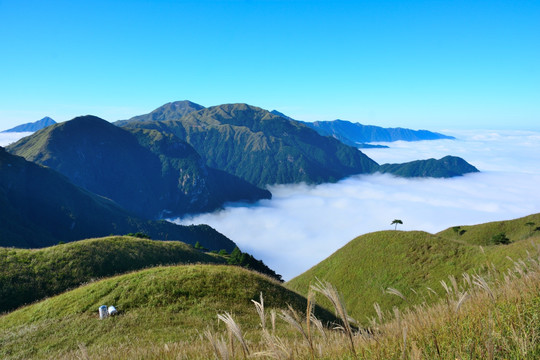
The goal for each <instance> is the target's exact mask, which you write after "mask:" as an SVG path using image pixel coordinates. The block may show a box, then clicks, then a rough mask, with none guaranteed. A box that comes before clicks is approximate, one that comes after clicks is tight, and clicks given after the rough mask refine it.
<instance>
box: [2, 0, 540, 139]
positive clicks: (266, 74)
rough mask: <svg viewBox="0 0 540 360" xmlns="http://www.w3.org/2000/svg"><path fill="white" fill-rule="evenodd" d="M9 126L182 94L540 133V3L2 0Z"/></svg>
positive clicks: (111, 115)
mask: <svg viewBox="0 0 540 360" xmlns="http://www.w3.org/2000/svg"><path fill="white" fill-rule="evenodd" d="M0 69H1V70H0V71H1V72H0V129H6V128H8V127H11V126H14V125H18V124H20V123H24V122H28V121H35V120H38V119H40V118H42V117H43V116H46V115H48V116H51V117H52V118H54V119H55V120H57V121H65V120H68V119H71V118H73V117H75V116H77V115H82V114H94V115H97V116H100V117H103V118H105V119H107V120H110V121H114V120H118V119H125V118H129V117H131V116H134V115H138V114H142V113H147V112H149V111H151V110H153V109H154V108H156V107H158V106H160V105H162V104H164V103H166V102H169V101H174V100H184V99H189V100H191V101H194V102H197V103H200V104H201V105H204V106H211V105H218V104H223V103H231V102H245V103H249V104H252V105H257V106H260V107H263V108H265V109H268V110H272V109H278V110H280V111H282V112H284V113H286V114H288V115H290V116H292V117H294V118H297V119H300V120H332V119H336V118H340V119H346V120H351V121H359V122H361V123H364V124H375V125H381V126H402V127H411V128H427V129H435V130H436V129H445V128H474V127H477V128H495V129H497V128H516V129H540V1H521V0H520V1H515V0H509V1H497V0H490V1H474V0H467V1H459V0H458V1H360V0H359V1H286V0H283V1H279V0H274V1H240V0H238V1H54V0H50V1H22V0H15V1H12V0H0Z"/></svg>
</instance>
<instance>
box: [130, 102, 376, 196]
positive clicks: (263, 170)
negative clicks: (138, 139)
mask: <svg viewBox="0 0 540 360" xmlns="http://www.w3.org/2000/svg"><path fill="white" fill-rule="evenodd" d="M165 106H166V107H167V106H168V105H165ZM160 112H161V110H160V109H156V110H154V111H153V113H160ZM124 126H125V127H126V128H145V129H155V130H159V131H162V132H167V133H171V134H174V135H176V136H178V137H179V138H180V139H182V140H184V141H186V142H188V143H189V144H190V145H191V146H193V147H194V148H195V150H196V151H197V152H198V153H199V154H201V156H202V157H203V158H204V159H205V161H206V164H207V165H208V166H211V167H215V168H218V169H221V170H223V171H227V172H229V173H231V174H234V175H236V176H239V177H241V178H243V179H244V180H246V181H249V182H251V183H252V184H254V185H257V186H265V185H269V184H284V183H297V182H306V183H322V182H331V181H337V180H339V179H342V178H344V177H346V176H349V175H353V174H359V173H369V172H371V171H373V170H374V169H376V168H377V167H378V165H377V164H376V163H375V162H374V161H373V160H371V159H370V158H368V157H367V156H366V155H364V154H363V153H361V152H360V151H358V150H357V149H354V148H352V147H349V146H346V145H344V144H343V143H341V142H339V141H337V140H335V139H331V138H328V137H322V136H320V135H318V134H317V133H316V132H314V131H313V130H312V129H310V128H309V127H307V126H306V125H304V124H302V123H300V122H296V121H290V120H287V119H285V118H283V117H281V116H277V115H274V114H272V113H270V112H269V111H266V110H263V109H261V108H258V107H255V106H250V105H247V104H226V105H219V106H213V107H210V108H205V109H202V110H199V111H192V112H190V113H188V114H187V115H184V116H182V117H181V118H180V119H179V120H166V121H135V122H129V123H127V124H124Z"/></svg>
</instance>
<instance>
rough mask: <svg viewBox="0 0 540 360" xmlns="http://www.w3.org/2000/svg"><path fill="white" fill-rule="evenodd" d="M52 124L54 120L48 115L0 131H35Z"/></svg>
mask: <svg viewBox="0 0 540 360" xmlns="http://www.w3.org/2000/svg"><path fill="white" fill-rule="evenodd" d="M53 124H56V121H54V120H53V119H51V118H50V117H48V116H45V117H44V118H43V119H41V120H38V121H35V122H32V123H26V124H22V125H18V126H15V127H14V128H11V129H8V130H4V131H2V132H35V131H38V130H41V129H43V128H45V127H47V126H49V125H53Z"/></svg>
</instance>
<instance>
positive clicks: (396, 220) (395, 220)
mask: <svg viewBox="0 0 540 360" xmlns="http://www.w3.org/2000/svg"><path fill="white" fill-rule="evenodd" d="M394 224H395V225H396V227H395V228H394V230H397V226H398V224H403V221H401V220H399V219H394V221H392V223H391V224H390V225H394Z"/></svg>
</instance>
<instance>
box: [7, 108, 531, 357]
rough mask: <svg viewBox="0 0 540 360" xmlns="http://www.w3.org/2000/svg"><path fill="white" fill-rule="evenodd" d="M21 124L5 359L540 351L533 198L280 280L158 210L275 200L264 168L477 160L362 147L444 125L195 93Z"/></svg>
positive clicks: (287, 179) (10, 222) (12, 169)
mask: <svg viewBox="0 0 540 360" xmlns="http://www.w3.org/2000/svg"><path fill="white" fill-rule="evenodd" d="M49 120H50V121H49ZM26 125H28V126H26ZM35 126H37V127H38V128H36V127H33V125H32V126H31V124H25V126H22V127H20V128H18V129H23V130H15V131H32V132H33V133H32V134H31V135H29V136H26V137H24V138H22V139H20V140H18V141H17V142H15V143H12V144H10V145H8V146H6V147H5V148H0V171H1V173H0V174H1V176H0V207H1V209H2V216H1V217H0V246H1V247H0V265H1V266H0V312H3V314H2V315H1V316H0V357H1V358H5V359H33V358H35V359H53V358H54V359H76V358H79V359H80V358H82V359H133V358H138V359H176V358H186V359H210V358H217V359H244V358H255V357H258V358H274V359H292V358H294V359H314V358H320V359H356V358H358V359H403V358H411V359H432V358H441V359H455V358H531V359H533V358H537V357H538V356H540V345H539V344H540V337H539V336H540V318H539V317H538V311H537V309H538V306H539V305H540V296H539V294H540V265H539V264H540V214H531V215H528V216H525V217H519V218H515V219H507V220H504V221H496V222H489V223H483V224H476V225H461V224H455V226H453V227H450V228H448V229H446V230H443V231H440V232H437V233H435V234H432V233H429V232H424V231H400V230H399V229H397V224H399V223H398V222H396V229H394V230H386V231H376V232H371V233H368V234H364V235H361V236H358V237H356V238H354V239H351V241H350V242H348V243H347V244H346V245H345V246H343V247H342V248H340V249H339V250H337V251H336V252H335V253H333V254H325V257H326V258H325V260H323V261H322V262H320V263H319V264H317V265H315V266H314V267H312V268H311V269H309V270H307V271H305V272H304V273H302V274H299V275H298V276H296V277H294V278H293V279H291V280H290V281H287V282H283V280H282V278H281V276H280V275H279V273H280V269H271V268H270V267H268V266H267V265H266V264H264V262H263V261H261V260H258V259H256V258H255V257H254V256H252V255H251V254H249V253H247V252H244V251H243V249H240V248H239V246H238V245H237V244H236V243H235V242H234V241H235V239H234V238H228V237H226V236H225V235H223V234H221V233H220V232H218V231H216V230H215V229H214V228H212V227H210V226H208V225H196V226H195V225H191V226H183V225H177V224H173V223H171V222H168V221H166V220H164V219H166V218H172V217H182V216H187V215H193V214H200V213H205V212H211V211H214V210H217V209H222V208H223V207H224V206H226V204H230V203H244V204H253V203H256V202H258V201H261V200H269V199H271V198H272V194H271V192H270V191H269V190H268V189H269V186H270V185H279V184H308V185H314V184H324V183H335V182H338V181H340V180H343V179H345V178H347V177H350V176H353V175H359V174H374V173H382V174H391V175H392V176H396V177H403V178H422V179H428V178H439V179H444V178H452V177H458V176H462V175H465V174H471V173H477V172H478V169H477V168H476V167H475V166H474V165H472V164H469V163H468V162H467V161H466V160H464V159H462V158H461V157H457V156H452V154H447V156H444V157H442V158H440V159H418V160H415V161H411V162H406V163H400V164H378V163H377V162H375V161H374V160H372V159H371V158H369V157H368V156H367V155H365V154H364V153H363V152H362V151H361V150H360V149H362V148H369V147H372V145H370V143H371V142H383V141H397V140H402V141H418V140H426V141H427V140H433V139H447V140H454V138H453V137H450V136H447V135H444V134H439V133H433V132H430V131H427V130H421V131H415V130H410V129H399V128H397V129H396V128H394V129H383V128H379V127H375V126H364V125H361V124H353V123H350V122H346V121H342V120H336V121H333V122H315V123H311V124H308V123H304V122H301V121H297V120H294V119H291V118H290V117H288V116H286V115H284V114H282V113H280V112H279V111H267V110H264V109H261V108H258V107H255V106H251V105H247V104H224V105H218V106H212V107H208V108H206V107H203V106H201V105H198V104H195V103H192V102H189V101H177V102H172V103H168V104H165V105H163V106H161V107H159V108H157V109H155V110H154V111H152V112H150V113H148V114H145V115H139V116H135V117H133V118H131V119H128V120H121V121H117V122H115V123H111V122H108V121H106V120H104V119H101V118H99V117H96V116H92V115H85V116H80V117H76V118H74V119H72V120H69V121H66V122H62V123H54V121H52V119H48V120H45V121H43V122H40V124H38V125H35ZM270 189H271V188H270ZM395 221H398V219H396V220H395ZM399 221H401V220H399ZM253 241H254V242H256V241H258V239H257V238H254V239H253ZM290 246H295V245H294V244H290ZM283 251H288V250H287V249H283ZM101 305H114V306H115V307H116V308H117V309H118V314H117V315H116V316H111V317H108V318H105V319H103V320H100V319H99V317H98V312H97V310H98V308H99V306H101Z"/></svg>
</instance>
